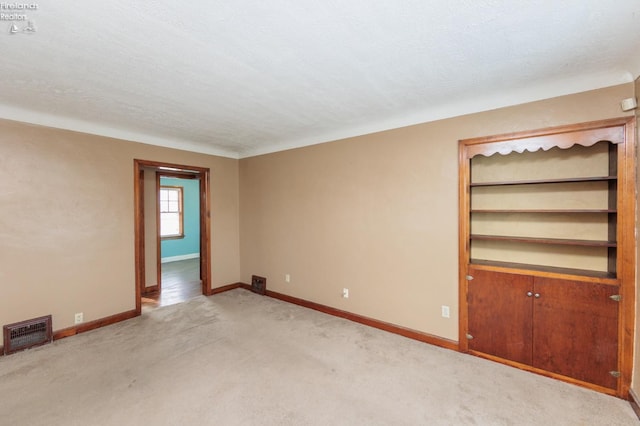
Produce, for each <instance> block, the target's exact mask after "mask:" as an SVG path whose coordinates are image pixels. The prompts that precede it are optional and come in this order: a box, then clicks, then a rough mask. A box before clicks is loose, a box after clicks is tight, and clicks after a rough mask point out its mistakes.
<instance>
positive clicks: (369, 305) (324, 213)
mask: <svg viewBox="0 0 640 426" xmlns="http://www.w3.org/2000/svg"><path fill="white" fill-rule="evenodd" d="M633 90H634V86H633V84H624V85H620V86H615V87H610V88H606V89H601V90H595V91H590V92H585V93H580V94H576V95H571V96H563V97H560V98H554V99H549V100H545V101H540V102H534V103H529V104H525V105H520V106H515V107H510V108H504V109H499V110H494V111H488V112H483V113H478V114H472V115H467V116H462V117H456V118H452V119H447V120H441V121H437V122H432V123H425V124H421V125H417V126H412V127H406V128H402V129H397V130H392V131H387V132H382V133H376V134H371V135H364V136H360V137H355V138H350V139H346V140H341V141H336V142H332V143H327V144H322V145H315V146H311V147H306V148H300V149H294V150H289V151H284V152H279V153H274V154H269V155H263V156H258V157H253V158H247V159H243V160H240V194H241V195H240V214H241V215H240V227H241V239H240V247H241V277H242V281H243V282H250V277H251V275H252V274H257V275H263V276H265V277H267V287H268V288H269V289H271V290H274V291H277V292H281V293H285V294H288V295H292V296H296V297H300V298H303V299H306V300H310V301H313V302H317V303H321V304H325V305H329V306H332V307H336V308H339V309H343V310H346V311H350V312H354V313H357V314H361V315H365V316H368V317H372V318H376V319H379V320H382V321H387V322H391V323H394V324H397V325H401V326H404V327H409V328H412V329H415V330H420V331H423V332H427V333H431V334H434V335H437V336H441V337H444V338H448V339H452V340H457V338H458V336H457V332H458V315H457V310H458V282H457V274H458V240H457V238H458V204H457V203H458V196H457V194H458V143H457V141H458V140H459V139H464V138H471V137H479V136H486V135H493V134H498V133H505V132H514V131H520V130H528V129H539V128H544V127H549V126H556V125H563V124H572V123H579V122H584V121H591V120H599V119H606V118H613V117H619V116H623V115H629V114H625V113H623V112H622V111H621V109H620V101H621V100H622V99H624V98H628V97H630V96H632V95H633ZM285 274H290V276H291V282H290V283H286V282H285ZM343 287H347V288H349V289H350V297H349V299H344V298H342V288H343ZM441 305H448V306H450V307H451V313H452V315H451V318H450V319H444V318H442V317H441V315H440V313H441V308H440V307H441Z"/></svg>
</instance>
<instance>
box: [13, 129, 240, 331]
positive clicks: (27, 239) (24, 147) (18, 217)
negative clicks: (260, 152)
mask: <svg viewBox="0 0 640 426" xmlns="http://www.w3.org/2000/svg"><path fill="white" fill-rule="evenodd" d="M0 153H1V155H0V206H1V213H0V324H8V323H11V322H15V321H20V320H25V319H28V318H33V317H36V316H40V315H46V314H53V326H54V329H56V330H59V329H62V328H65V327H69V326H71V325H73V316H74V313H76V312H83V313H84V319H85V321H91V320H95V319H98V318H103V317H106V316H109V315H113V314H117V313H120V312H125V311H129V310H132V309H135V288H134V287H135V285H134V211H133V159H134V158H139V159H144V160H155V161H164V162H172V163H178V164H185V165H192V166H200V167H209V168H210V169H211V195H212V196H211V217H212V233H211V234H212V259H211V261H212V274H213V276H212V286H213V287H216V286H221V285H225V284H229V283H233V282H237V281H238V280H239V278H240V276H239V272H240V269H239V257H240V254H239V237H238V235H239V224H238V218H239V212H238V208H239V198H238V161H237V160H233V159H226V158H220V157H214V156H209V155H202V154H195V153H189V152H185V151H178V150H172V149H167V148H161V147H154V146H151V145H144V144H139V143H133V142H126V141H121V140H115V139H108V138H104V137H98V136H91V135H87V134H82V133H74V132H69V131H63V130H55V129H50V128H45V127H38V126H30V125H26V124H21V123H16V122H11V121H5V120H1V121H0Z"/></svg>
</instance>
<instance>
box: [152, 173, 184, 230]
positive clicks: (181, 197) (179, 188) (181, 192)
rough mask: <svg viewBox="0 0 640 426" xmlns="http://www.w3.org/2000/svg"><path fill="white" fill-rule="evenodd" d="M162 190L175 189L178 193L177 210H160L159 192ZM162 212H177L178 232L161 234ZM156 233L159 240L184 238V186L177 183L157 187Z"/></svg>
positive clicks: (160, 199) (160, 198)
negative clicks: (157, 230) (157, 221)
mask: <svg viewBox="0 0 640 426" xmlns="http://www.w3.org/2000/svg"><path fill="white" fill-rule="evenodd" d="M163 190H168V191H176V192H177V193H178V211H177V212H175V211H162V202H163V201H162V196H161V193H162V191H163ZM164 213H171V214H175V213H178V217H179V218H178V222H179V227H180V229H179V233H178V234H168V235H162V216H163V214H164ZM158 220H159V223H158V229H159V232H158V235H159V236H160V239H161V240H176V239H180V238H184V187H182V186H178V185H160V187H159V189H158Z"/></svg>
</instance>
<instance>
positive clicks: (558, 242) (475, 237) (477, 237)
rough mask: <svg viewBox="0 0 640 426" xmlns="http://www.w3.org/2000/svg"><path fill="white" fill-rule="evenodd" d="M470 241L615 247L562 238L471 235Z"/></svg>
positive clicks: (605, 242)
mask: <svg viewBox="0 0 640 426" xmlns="http://www.w3.org/2000/svg"><path fill="white" fill-rule="evenodd" d="M470 238H471V239H472V240H485V241H512V242H521V243H533V244H554V245H563V246H587V247H616V246H617V244H616V242H615V241H601V240H571V239H564V238H539V237H515V236H505V235H478V234H471V235H470Z"/></svg>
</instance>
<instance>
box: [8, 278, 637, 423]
mask: <svg viewBox="0 0 640 426" xmlns="http://www.w3.org/2000/svg"><path fill="white" fill-rule="evenodd" d="M0 424H2V425H82V426H86V425H119V426H122V425H154V426H160V425H637V424H638V421H637V418H636V416H635V414H634V413H633V411H632V409H631V408H630V406H629V404H628V403H627V402H626V401H623V400H620V399H617V398H613V397H610V396H606V395H602V394H599V393H596V392H592V391H589V390H586V389H582V388H580V387H577V386H573V385H570V384H567V383H563V382H559V381H556V380H552V379H548V378H545V377H541V376H537V375H535V374H531V373H526V372H523V371H520V370H517V369H514V368H510V367H506V366H503V365H500V364H497V363H493V362H490V361H486V360H483V359H480V358H476V357H472V356H468V355H463V354H459V353H457V352H454V351H449V350H445V349H441V348H437V347H434V346H430V345H427V344H424V343H420V342H417V341H413V340H410V339H406V338H403V337H400V336H396V335H393V334H389V333H386V332H383V331H380V330H376V329H372V328H369V327H366V326H363V325H360V324H356V323H353V322H350V321H346V320H343V319H339V318H335V317H332V316H329V315H325V314H322V313H319V312H315V311H312V310H308V309H305V308H302V307H298V306H295V305H291V304H288V303H285V302H281V301H278V300H274V299H270V298H267V297H263V296H259V295H256V294H253V293H251V292H249V291H246V290H242V289H237V290H233V291H230V292H226V293H222V294H219V295H216V296H213V297H211V298H207V297H204V296H199V297H197V298H195V299H192V300H190V301H188V302H185V303H182V304H178V305H173V306H167V307H163V308H159V309H158V310H155V311H153V312H151V313H149V314H146V315H144V316H142V317H139V318H135V319H132V320H129V321H125V322H122V323H119V324H115V325H112V326H109V327H105V328H102V329H99V330H95V331H92V332H89V333H85V334H81V335H78V336H74V337H70V338H67V339H63V340H59V341H56V342H54V343H53V344H52V345H47V346H43V347H40V348H36V349H32V350H28V351H24V352H21V353H18V354H14V355H10V356H6V357H0Z"/></svg>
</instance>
